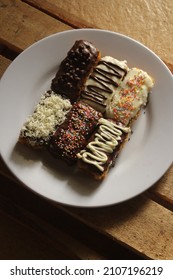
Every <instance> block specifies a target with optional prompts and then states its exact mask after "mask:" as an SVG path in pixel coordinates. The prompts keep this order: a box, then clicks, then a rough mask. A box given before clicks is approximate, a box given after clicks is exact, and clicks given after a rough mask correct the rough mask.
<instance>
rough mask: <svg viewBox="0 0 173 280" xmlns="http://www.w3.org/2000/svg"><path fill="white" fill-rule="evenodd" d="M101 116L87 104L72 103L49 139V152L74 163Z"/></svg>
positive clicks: (69, 162)
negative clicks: (66, 114) (62, 121)
mask: <svg viewBox="0 0 173 280" xmlns="http://www.w3.org/2000/svg"><path fill="white" fill-rule="evenodd" d="M101 116H102V115H101V113H99V112H97V111H96V110H95V109H93V108H92V107H90V106H89V105H87V104H84V103H82V102H76V103H74V105H73V107H72V109H71V110H70V112H69V113H68V117H67V119H66V120H65V122H64V123H63V124H61V125H60V126H59V127H58V129H57V130H56V132H55V133H54V135H53V137H52V139H51V141H50V145H49V150H50V152H51V153H52V154H53V155H54V156H55V157H56V158H59V159H62V160H64V161H66V162H67V163H68V164H73V163H75V162H76V161H77V153H79V152H80V150H81V149H83V148H84V147H85V146H86V144H87V141H88V139H89V138H90V136H91V134H92V133H93V131H94V129H95V127H96V125H97V123H98V120H99V118H100V117H101Z"/></svg>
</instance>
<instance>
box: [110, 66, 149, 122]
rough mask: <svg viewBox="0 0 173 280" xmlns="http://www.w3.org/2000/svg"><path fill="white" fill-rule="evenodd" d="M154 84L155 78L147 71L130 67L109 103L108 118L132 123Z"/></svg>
mask: <svg viewBox="0 0 173 280" xmlns="http://www.w3.org/2000/svg"><path fill="white" fill-rule="evenodd" d="M153 85H154V83H153V79H152V78H151V77H150V76H149V75H148V74H147V73H146V72H144V71H143V70H141V69H138V68H132V69H130V70H129V71H128V73H127V75H126V77H125V78H124V80H123V81H122V82H121V83H120V85H119V87H118V88H117V89H116V91H115V92H114V93H113V96H112V99H111V100H109V103H108V104H107V107H106V118H112V119H115V120H116V121H119V122H121V123H123V124H125V125H128V124H131V123H132V121H133V120H134V119H136V118H137V116H138V114H139V112H140V110H141V108H142V107H144V106H146V104H147V101H148V96H149V92H150V91H151V89H152V87H153Z"/></svg>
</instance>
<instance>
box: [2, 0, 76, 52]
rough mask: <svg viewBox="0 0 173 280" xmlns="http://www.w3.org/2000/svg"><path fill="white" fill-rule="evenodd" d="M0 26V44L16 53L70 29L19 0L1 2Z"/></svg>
mask: <svg viewBox="0 0 173 280" xmlns="http://www.w3.org/2000/svg"><path fill="white" fill-rule="evenodd" d="M4 23H5V24H4ZM0 26H2V27H3V28H1V30H0V43H3V44H5V45H7V46H8V47H10V48H12V49H13V50H14V51H17V52H21V51H22V50H24V49H25V48H27V47H28V46H30V45H31V44H33V43H34V42H37V41H38V40H40V39H42V38H44V37H46V36H48V35H51V34H53V33H57V32H60V31H64V30H69V29H71V27H70V26H68V25H66V24H64V23H62V22H60V21H58V20H55V19H54V18H52V17H50V16H48V15H46V14H45V13H42V12H41V11H39V10H37V9H34V8H33V7H31V6H30V5H28V4H26V3H23V2H21V1H20V0H1V6H0Z"/></svg>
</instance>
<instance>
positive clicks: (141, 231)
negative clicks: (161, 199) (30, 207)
mask: <svg viewBox="0 0 173 280" xmlns="http://www.w3.org/2000/svg"><path fill="white" fill-rule="evenodd" d="M65 210H67V211H68V213H69V214H71V215H73V216H75V217H76V218H78V219H80V220H81V221H83V222H84V223H86V224H87V225H89V226H91V227H93V228H94V229H95V230H97V231H99V232H101V233H103V234H106V235H107V236H109V237H110V238H113V239H114V240H116V241H117V242H120V243H121V244H123V245H124V246H128V247H129V248H131V249H132V250H135V251H136V252H138V253H140V254H141V255H143V256H145V257H146V258H150V259H173V212H171V211H169V210H167V209H166V208H164V207H162V206H160V205H159V204H157V203H155V202H154V201H152V200H150V199H148V198H146V197H145V196H144V195H142V196H139V197H136V198H134V199H131V200H130V201H128V202H125V203H122V204H120V205H116V206H112V207H107V208H100V209H98V208H97V209H71V208H69V209H68V208H66V209H65ZM156 236H157V238H156Z"/></svg>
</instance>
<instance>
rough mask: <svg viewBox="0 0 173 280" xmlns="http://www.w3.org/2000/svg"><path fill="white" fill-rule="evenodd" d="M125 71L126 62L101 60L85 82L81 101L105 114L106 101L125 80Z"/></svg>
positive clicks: (106, 58) (126, 69) (126, 67)
mask: <svg viewBox="0 0 173 280" xmlns="http://www.w3.org/2000/svg"><path fill="white" fill-rule="evenodd" d="M127 71H128V66H127V63H126V61H119V60H117V59H115V58H113V57H111V56H105V57H103V58H101V59H100V61H99V62H98V65H97V66H96V67H95V68H94V70H93V72H92V73H91V75H90V76H89V78H88V79H87V81H86V84H85V88H84V90H83V91H82V92H81V100H83V101H84V102H86V103H87V104H89V105H91V106H92V107H93V108H95V109H96V110H98V111H100V112H102V113H103V112H105V110H106V106H107V103H108V101H109V100H110V99H111V98H112V95H113V93H114V92H115V90H116V88H117V87H118V86H119V84H120V82H121V81H122V80H123V79H124V78H125V76H126V74H127Z"/></svg>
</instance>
